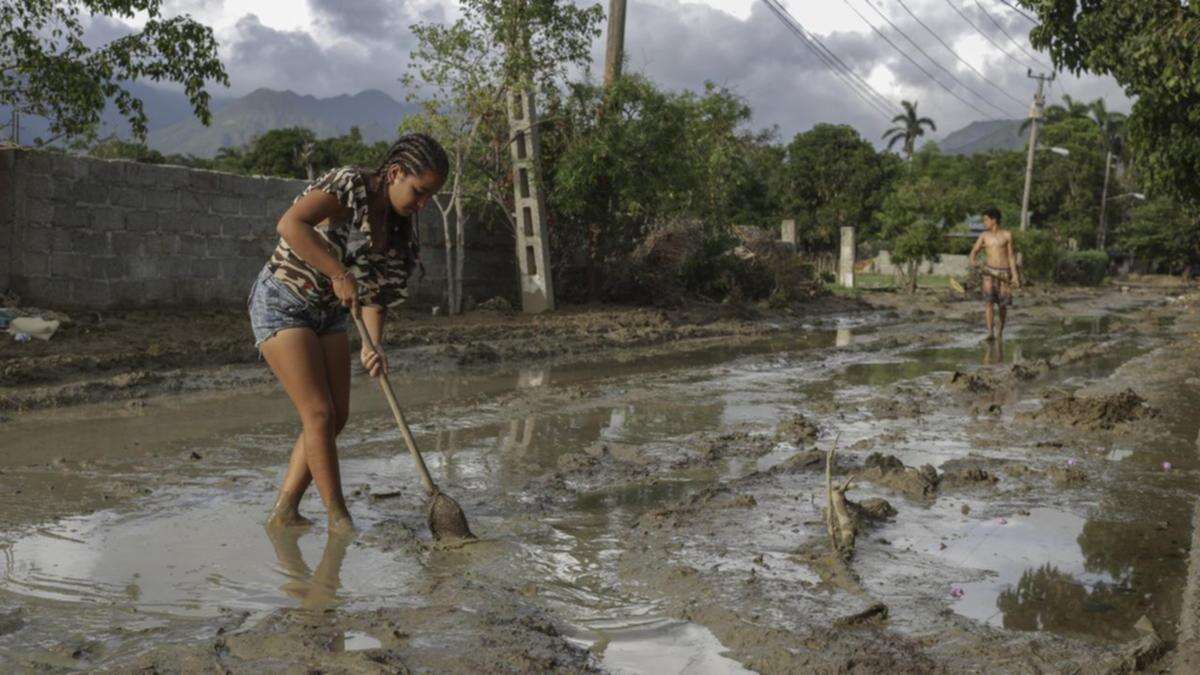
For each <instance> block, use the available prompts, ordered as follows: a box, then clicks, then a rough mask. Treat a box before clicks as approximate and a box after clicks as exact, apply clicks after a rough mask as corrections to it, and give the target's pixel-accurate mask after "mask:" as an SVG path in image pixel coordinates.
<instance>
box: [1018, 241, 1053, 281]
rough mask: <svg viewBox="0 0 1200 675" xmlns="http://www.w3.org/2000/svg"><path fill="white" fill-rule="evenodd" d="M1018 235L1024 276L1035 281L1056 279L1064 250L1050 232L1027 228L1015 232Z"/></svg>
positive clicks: (1019, 253)
mask: <svg viewBox="0 0 1200 675" xmlns="http://www.w3.org/2000/svg"><path fill="white" fill-rule="evenodd" d="M1013 236H1015V237H1016V252H1017V254H1018V255H1020V256H1021V268H1022V269H1021V273H1022V276H1024V277H1026V278H1028V279H1033V280H1035V281H1051V280H1053V279H1054V273H1055V270H1057V269H1058V261H1059V260H1060V259H1062V251H1061V250H1060V249H1059V247H1058V244H1056V243H1055V241H1054V238H1053V237H1051V236H1050V233H1049V232H1044V231H1042V230H1025V231H1023V232H1022V231H1017V232H1014V233H1013Z"/></svg>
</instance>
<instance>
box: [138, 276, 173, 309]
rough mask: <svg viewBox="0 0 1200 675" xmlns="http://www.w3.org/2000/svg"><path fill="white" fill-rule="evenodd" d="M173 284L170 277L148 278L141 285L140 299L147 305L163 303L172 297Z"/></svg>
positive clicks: (167, 302)
mask: <svg viewBox="0 0 1200 675" xmlns="http://www.w3.org/2000/svg"><path fill="white" fill-rule="evenodd" d="M174 291H175V286H174V284H173V283H171V280H170V279H164V278H161V277H160V278H157V279H148V280H147V281H146V284H145V285H144V286H143V287H142V301H143V303H144V304H147V305H165V304H169V303H170V302H171V301H172V300H173V299H174V295H175V293H174Z"/></svg>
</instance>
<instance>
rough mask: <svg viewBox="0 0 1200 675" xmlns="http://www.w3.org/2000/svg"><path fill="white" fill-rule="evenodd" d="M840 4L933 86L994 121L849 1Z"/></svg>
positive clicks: (844, 0)
mask: <svg viewBox="0 0 1200 675" xmlns="http://www.w3.org/2000/svg"><path fill="white" fill-rule="evenodd" d="M842 2H843V3H845V5H846V6H847V7H849V8H850V11H852V12H854V13H855V14H857V15H858V18H860V19H862V20H863V23H865V24H867V25H868V26H870V27H871V30H873V31H875V33H876V34H877V35H878V36H879V37H881V38H883V41H884V42H886V43H888V44H889V45H891V46H892V49H895V50H896V53H898V54H900V56H903V57H904V58H905V59H907V60H908V62H909V63H911V64H913V65H914V66H916V67H917V70H920V71H921V72H922V73H925V77H928V78H929V79H930V80H933V82H934V83H935V84H937V85H938V86H939V87H941V88H942V89H945V90H946V92H947V93H949V94H950V95H951V96H953V97H954V98H956V99H958V100H959V101H962V102H963V104H965V105H966V106H967V107H969V108H971V109H973V110H975V111H976V112H978V113H979V114H980V115H983V116H985V117H987V118H988V119H996V118H995V117H993V116H992V115H991V113H989V112H987V111H986V110H983V109H982V108H980V107H979V106H977V105H975V104H974V103H971V102H970V101H968V100H967V99H965V98H963V97H961V96H959V95H958V93H957V92H955V91H954V90H953V89H951V88H950V87H947V86H946V85H945V84H942V81H941V80H939V79H937V78H936V77H934V76H933V74H932V73H930V72H929V71H928V70H925V67H924V66H922V65H921V64H919V63H917V61H916V60H915V59H913V57H911V56H909V55H908V54H907V53H905V51H904V50H903V49H900V47H898V46H897V45H896V43H895V42H892V40H891V38H889V37H888V36H887V35H884V33H883V31H881V30H879V29H878V28H876V27H875V24H873V23H871V22H870V21H868V20H867V17H865V16H863V15H862V12H860V11H858V10H857V9H855V7H854V5H851V4H850V1H849V0H842Z"/></svg>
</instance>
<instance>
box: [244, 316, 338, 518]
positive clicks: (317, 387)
mask: <svg viewBox="0 0 1200 675" xmlns="http://www.w3.org/2000/svg"><path fill="white" fill-rule="evenodd" d="M343 339H344V338H343ZM324 351H325V350H324V349H323V348H322V344H321V341H320V340H319V339H318V338H317V336H316V333H313V332H312V331H311V330H309V329H307V328H289V329H287V330H282V331H280V332H279V333H277V334H276V335H275V336H274V337H272V338H270V339H269V340H267V341H266V342H264V343H263V345H262V353H263V357H264V358H265V359H266V360H267V364H268V365H270V366H271V370H272V371H273V372H274V373H275V377H277V378H279V381H280V383H282V384H283V388H284V391H286V392H287V394H288V397H289V398H291V400H292V404H293V405H295V406H296V411H297V412H299V413H300V421H301V423H302V424H303V425H304V431H303V433H302V437H303V440H304V457H305V460H306V464H307V469H308V471H309V472H311V474H312V479H313V480H315V481H316V484H317V491H318V492H319V493H320V494H321V500H322V501H323V502H325V509H326V511H327V512H328V514H329V527H330V530H331V531H342V530H350V529H353V527H354V526H353V522H352V521H351V519H350V512H349V511H348V510H347V509H346V500H345V498H344V497H343V495H342V483H341V475H340V472H339V470H338V461H337V445H336V443H335V438H336V436H337V425H338V415H337V409H336V407H335V403H334V395H333V392H332V391H330V386H329V384H330V383H329V373H328V372H327V370H326V366H325V353H324ZM347 370H348V366H347ZM290 473H291V471H289V474H290ZM301 478H302V472H301ZM302 482H303V481H302V480H297V479H296V477H293V480H292V485H293V486H296V485H299V484H300V483H302ZM286 483H288V481H287V480H286V479H285V484H286ZM299 494H303V492H300V493H299ZM287 499H288V501H292V500H294V502H295V503H298V502H299V495H296V494H293V493H291V492H289V493H288V495H287ZM281 501H283V499H281ZM293 510H294V509H293ZM273 517H274V515H273Z"/></svg>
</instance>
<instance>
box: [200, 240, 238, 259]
mask: <svg viewBox="0 0 1200 675" xmlns="http://www.w3.org/2000/svg"><path fill="white" fill-rule="evenodd" d="M240 250H241V242H239V241H238V240H237V239H229V238H226V237H211V238H209V240H208V257H209V258H215V259H218V260H224V259H227V258H236V257H237V256H238V252H239V251H240Z"/></svg>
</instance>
